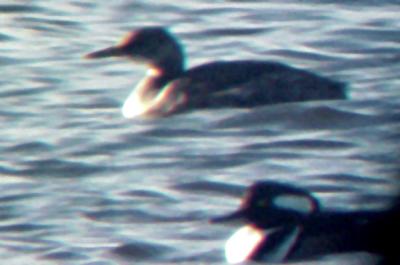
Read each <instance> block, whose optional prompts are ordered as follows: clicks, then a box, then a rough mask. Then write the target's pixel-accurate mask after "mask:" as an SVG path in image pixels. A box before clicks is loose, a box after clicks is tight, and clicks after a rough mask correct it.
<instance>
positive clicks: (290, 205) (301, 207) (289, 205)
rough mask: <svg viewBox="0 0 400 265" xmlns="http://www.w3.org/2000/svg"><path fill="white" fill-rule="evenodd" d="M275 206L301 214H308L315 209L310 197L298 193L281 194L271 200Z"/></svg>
mask: <svg viewBox="0 0 400 265" xmlns="http://www.w3.org/2000/svg"><path fill="white" fill-rule="evenodd" d="M273 203H274V205H275V206H277V207H278V208H281V209H287V210H291V211H295V212H299V213H301V214H304V215H306V214H310V213H311V212H313V211H314V210H315V205H314V204H313V202H312V201H311V200H310V198H308V197H305V196H299V195H282V196H278V197H276V198H275V199H274V200H273Z"/></svg>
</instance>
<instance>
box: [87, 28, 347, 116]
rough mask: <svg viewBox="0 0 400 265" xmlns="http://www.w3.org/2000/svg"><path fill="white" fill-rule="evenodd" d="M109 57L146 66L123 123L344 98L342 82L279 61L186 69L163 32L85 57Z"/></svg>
mask: <svg viewBox="0 0 400 265" xmlns="http://www.w3.org/2000/svg"><path fill="white" fill-rule="evenodd" d="M111 56H127V57H129V58H131V59H133V60H134V61H137V62H143V63H145V64H147V65H148V66H149V71H148V74H147V76H146V77H145V78H144V79H143V80H142V81H141V82H140V83H139V84H138V86H137V87H136V88H135V89H134V90H133V91H132V93H131V94H130V95H129V97H128V98H127V100H126V101H125V103H124V105H123V107H122V114H123V115H124V117H126V118H133V117H136V116H156V117H159V116H167V115H170V114H173V113H177V112H182V111H186V110H191V109H200V108H222V107H225V108H226V107H238V108H250V107H256V106H260V105H266V104H274V103H283V102H295V101H308V100H333V99H344V98H345V91H344V85H343V84H342V83H340V82H336V81H332V80H330V79H328V78H325V77H321V76H319V75H316V74H314V73H311V72H309V71H305V70H301V69H296V68H294V67H290V66H287V65H284V64H281V63H278V62H266V61H219V62H211V63H207V64H203V65H200V66H196V67H194V68H191V69H189V70H185V67H184V59H185V58H184V54H183V51H182V48H181V45H180V44H179V42H178V41H177V39H176V38H175V37H174V36H173V35H172V34H171V33H170V32H169V31H168V30H167V29H165V28H163V27H145V28H142V29H139V30H136V31H133V32H131V33H129V34H128V35H127V36H126V37H125V38H124V39H123V40H122V41H121V42H120V43H119V44H118V45H116V46H113V47H109V48H106V49H103V50H99V51H96V52H93V53H89V54H87V55H86V56H85V57H86V58H90V59H95V58H103V57H111Z"/></svg>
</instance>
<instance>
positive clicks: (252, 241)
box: [225, 225, 265, 264]
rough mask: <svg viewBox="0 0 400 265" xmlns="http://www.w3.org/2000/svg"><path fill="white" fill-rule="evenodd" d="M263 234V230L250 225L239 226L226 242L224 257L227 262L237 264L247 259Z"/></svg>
mask: <svg viewBox="0 0 400 265" xmlns="http://www.w3.org/2000/svg"><path fill="white" fill-rule="evenodd" d="M264 236H265V233H264V231H262V230H260V229H257V228H255V227H253V226H251V225H246V226H244V227H242V228H240V229H239V230H238V231H236V232H235V233H234V234H233V235H232V236H231V237H230V238H229V239H228V241H227V242H226V245H225V257H226V260H227V261H228V263H230V264H237V263H241V262H244V261H246V260H248V259H249V258H250V255H251V254H252V253H253V251H254V250H255V249H256V248H257V246H258V245H259V244H260V243H261V241H262V240H263V238H264Z"/></svg>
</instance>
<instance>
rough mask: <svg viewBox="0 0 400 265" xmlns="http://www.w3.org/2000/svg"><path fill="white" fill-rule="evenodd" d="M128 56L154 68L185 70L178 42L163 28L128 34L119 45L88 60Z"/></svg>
mask: <svg viewBox="0 0 400 265" xmlns="http://www.w3.org/2000/svg"><path fill="white" fill-rule="evenodd" d="M115 56H127V57H129V58H131V59H133V60H135V61H139V62H143V63H146V64H149V65H150V66H152V67H154V68H160V69H162V68H165V67H171V65H172V66H174V67H178V68H183V53H182V49H181V46H180V45H179V43H178V41H177V40H176V39H175V38H174V37H173V36H172V35H171V33H169V32H168V30H167V29H165V28H163V27H145V28H141V29H138V30H135V31H132V32H130V33H128V34H127V35H126V36H125V37H124V38H123V39H122V40H121V41H120V42H119V43H118V44H117V45H115V46H111V47H108V48H105V49H102V50H99V51H95V52H92V53H89V54H87V55H86V56H85V58H88V59H97V58H105V57H115Z"/></svg>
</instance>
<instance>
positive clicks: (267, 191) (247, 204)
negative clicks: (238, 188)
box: [211, 181, 319, 229]
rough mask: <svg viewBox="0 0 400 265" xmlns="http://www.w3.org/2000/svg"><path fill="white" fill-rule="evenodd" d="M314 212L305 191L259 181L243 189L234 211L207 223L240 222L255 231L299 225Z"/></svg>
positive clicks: (315, 205)
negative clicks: (240, 201)
mask: <svg viewBox="0 0 400 265" xmlns="http://www.w3.org/2000/svg"><path fill="white" fill-rule="evenodd" d="M318 210H319V203H318V201H317V200H316V199H315V198H314V197H313V196H312V195H311V194H310V193H309V192H307V191H305V190H303V189H300V188H296V187H292V186H289V185H286V184H280V183H274V182H270V181H262V182H256V183H255V184H253V185H252V186H251V187H250V188H249V189H248V190H247V192H246V194H245V196H244V198H243V200H242V203H241V205H240V207H239V209H238V210H236V211H234V212H232V213H230V214H227V215H225V216H220V217H216V218H213V219H211V222H214V223H217V222H225V221H230V220H236V219H243V220H244V221H245V222H246V223H249V224H252V225H254V226H256V227H258V228H262V229H269V228H274V227H279V226H282V225H285V224H286V225H289V224H299V223H301V222H302V221H303V220H304V219H306V218H308V217H310V216H311V215H312V214H314V213H315V212H317V211H318Z"/></svg>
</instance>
